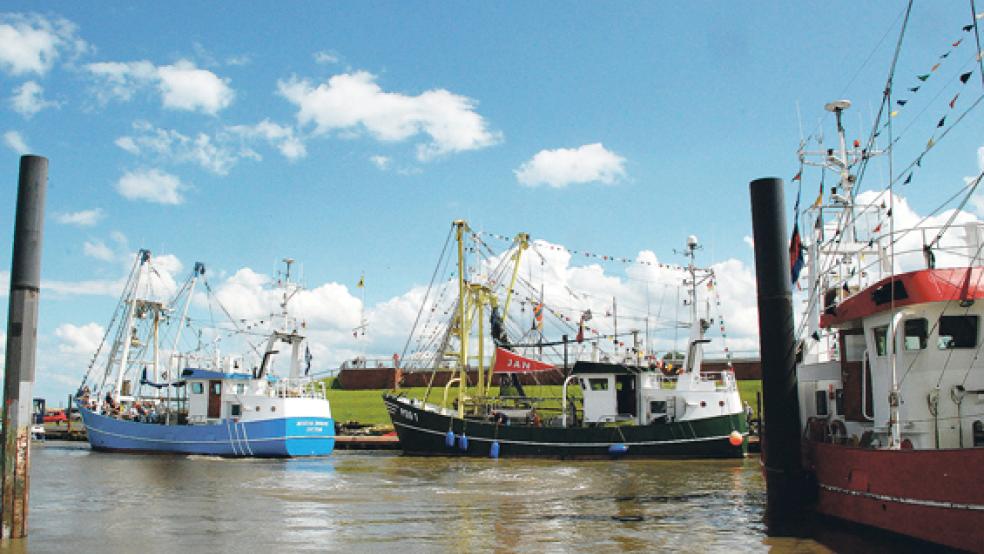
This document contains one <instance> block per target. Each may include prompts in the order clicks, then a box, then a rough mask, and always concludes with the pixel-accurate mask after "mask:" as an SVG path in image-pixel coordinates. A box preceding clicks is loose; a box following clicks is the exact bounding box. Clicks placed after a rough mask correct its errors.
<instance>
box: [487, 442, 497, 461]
mask: <svg viewBox="0 0 984 554" xmlns="http://www.w3.org/2000/svg"><path fill="white" fill-rule="evenodd" d="M498 457H499V441H492V447H491V448H489V458H498Z"/></svg>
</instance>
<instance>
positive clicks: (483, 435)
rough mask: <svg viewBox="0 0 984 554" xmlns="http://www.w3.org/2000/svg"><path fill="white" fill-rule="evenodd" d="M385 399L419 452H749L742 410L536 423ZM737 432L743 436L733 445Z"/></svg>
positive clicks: (413, 451) (403, 440) (569, 455)
mask: <svg viewBox="0 0 984 554" xmlns="http://www.w3.org/2000/svg"><path fill="white" fill-rule="evenodd" d="M383 401H384V402H385V404H386V409H387V411H388V412H389V414H390V419H391V420H392V422H393V426H394V428H395V429H396V433H397V435H399V437H400V447H401V449H402V450H403V452H404V453H405V454H410V455H417V456H481V457H489V456H492V457H502V458H515V457H528V458H561V459H574V458H611V457H625V458H741V457H743V456H744V455H745V453H746V452H747V442H748V441H747V435H748V430H747V428H746V424H745V416H744V414H728V415H721V416H715V417H709V418H705V419H699V420H692V421H682V422H671V423H654V424H651V425H618V426H596V427H566V428H565V427H535V426H532V425H497V424H495V423H493V422H491V421H480V420H476V419H463V418H460V417H451V416H446V415H443V414H439V413H435V412H431V411H427V410H424V409H422V408H421V407H420V406H418V405H412V404H410V403H408V402H405V401H401V400H400V399H399V397H397V396H394V395H391V394H385V395H383ZM448 431H450V432H451V433H452V434H453V440H449V436H448ZM735 431H738V432H739V433H741V435H742V438H743V439H744V440H742V441H741V444H739V445H737V446H736V445H734V444H732V433H733V432H735ZM462 436H464V437H465V439H464V440H463V439H462ZM449 443H451V444H449ZM496 445H497V446H496Z"/></svg>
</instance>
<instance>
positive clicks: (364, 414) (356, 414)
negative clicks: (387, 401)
mask: <svg viewBox="0 0 984 554" xmlns="http://www.w3.org/2000/svg"><path fill="white" fill-rule="evenodd" d="M327 384H328V385H329V387H330V385H331V381H330V380H328V381H327ZM426 390H427V389H426V388H424V387H419V388H409V389H402V390H401V392H404V393H405V394H406V395H407V396H410V397H411V398H423V397H424V393H425V391H426ZM761 391H762V382H761V381H758V380H748V381H738V394H739V395H741V399H742V402H748V403H749V405H751V406H752V407H753V408H754V407H755V394H756V393H758V392H761ZM327 392H328V400H329V401H330V402H331V411H332V415H333V416H334V418H335V421H337V422H339V423H344V422H346V421H358V422H359V423H362V424H366V425H372V426H389V425H390V419H389V414H387V413H386V407H385V406H384V405H383V398H382V397H383V393H384V392H387V391H386V390H384V389H369V390H341V389H332V388H328V391H327ZM570 393H571V396H576V397H580V395H581V391H580V389H579V388H577V387H571V389H570ZM526 394H527V395H529V396H533V397H557V398H559V397H560V395H561V387H560V386H557V385H540V386H527V387H526ZM457 397H458V388H457V387H456V386H452V387H451V389H450V390H449V391H448V404H449V405H450V404H451V403H452V402H454V400H455V399H456V398H457ZM443 398H444V388H443V387H440V388H438V387H435V388H434V389H432V390H431V394H430V398H429V399H428V401H430V402H435V403H440V402H441V401H442V400H443Z"/></svg>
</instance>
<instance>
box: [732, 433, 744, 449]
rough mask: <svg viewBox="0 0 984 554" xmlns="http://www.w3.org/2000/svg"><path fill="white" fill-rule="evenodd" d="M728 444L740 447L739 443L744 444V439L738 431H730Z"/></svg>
mask: <svg viewBox="0 0 984 554" xmlns="http://www.w3.org/2000/svg"><path fill="white" fill-rule="evenodd" d="M728 442H730V443H731V446H741V443H743V442H745V437H742V436H741V433H739V432H738V431H732V432H731V435H729V436H728Z"/></svg>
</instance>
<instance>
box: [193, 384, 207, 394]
mask: <svg viewBox="0 0 984 554" xmlns="http://www.w3.org/2000/svg"><path fill="white" fill-rule="evenodd" d="M204 391H205V387H204V385H202V384H201V383H192V384H191V394H201V393H202V392H204Z"/></svg>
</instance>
